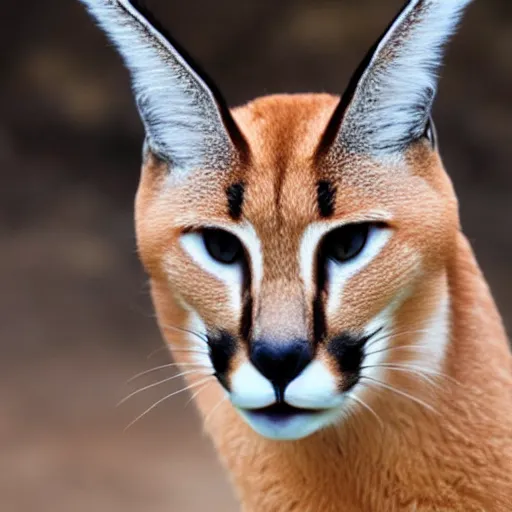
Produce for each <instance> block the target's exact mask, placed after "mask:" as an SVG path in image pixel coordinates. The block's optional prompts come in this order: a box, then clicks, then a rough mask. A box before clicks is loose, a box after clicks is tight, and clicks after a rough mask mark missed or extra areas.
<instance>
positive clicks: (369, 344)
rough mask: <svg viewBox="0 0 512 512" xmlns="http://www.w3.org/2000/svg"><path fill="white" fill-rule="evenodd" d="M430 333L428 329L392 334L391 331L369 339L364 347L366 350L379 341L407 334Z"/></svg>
mask: <svg viewBox="0 0 512 512" xmlns="http://www.w3.org/2000/svg"><path fill="white" fill-rule="evenodd" d="M428 332H430V331H429V329H418V330H413V331H399V332H393V331H391V332H390V333H389V334H383V335H382V336H378V337H377V338H373V339H370V342H369V343H368V344H367V345H366V348H370V347H371V346H372V345H375V343H378V342H379V341H383V340H387V339H390V338H397V337H400V336H406V335H408V334H411V335H412V334H426V333H428Z"/></svg>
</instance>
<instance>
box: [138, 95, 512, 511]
mask: <svg viewBox="0 0 512 512" xmlns="http://www.w3.org/2000/svg"><path fill="white" fill-rule="evenodd" d="M336 103H337V99H336V98H334V97H330V96H327V95H303V96H275V97H268V98H263V99H260V100H257V101H255V102H253V103H250V104H249V105H247V106H245V107H243V108H240V109H237V110H235V111H234V113H233V115H234V117H235V119H236V121H237V122H238V124H239V126H240V128H241V130H242V132H243V133H244V135H245V137H246V139H247V140H248V141H249V144H250V148H251V155H252V158H251V161H250V163H249V164H248V166H247V167H246V168H239V169H236V168H235V169H233V170H232V171H231V172H230V173H228V174H227V175H225V176H223V177H222V178H221V179H219V178H218V177H217V178H216V179H211V180H208V179H205V178H204V176H203V177H201V186H200V187H199V186H198V184H197V182H195V181H194V179H193V178H192V179H191V180H189V181H188V182H187V183H184V184H183V185H182V186H180V187H176V188H172V189H170V190H166V193H165V194H163V193H162V190H163V187H164V186H165V180H166V172H167V171H166V167H165V165H163V164H162V163H160V162H159V161H158V160H156V159H154V158H153V157H151V156H149V157H148V159H147V161H146V163H145V166H144V169H143V174H142V180H141V184H140V188H139V191H138V195H137V202H136V225H137V235H138V243H139V250H140V255H141V258H142V260H143V262H144V263H145V266H146V268H147V270H148V272H149V274H150V276H151V289H152V297H153V301H154V304H155V307H156V311H157V315H158V321H159V324H160V326H161V329H162V332H163V333H164V335H165V336H166V338H167V339H168V340H169V342H170V343H171V344H172V346H174V347H176V346H179V345H180V343H182V344H183V346H186V344H187V341H186V339H185V338H184V337H181V336H179V334H178V333H177V332H176V331H175V330H170V329H169V328H168V326H178V327H180V326H181V327H183V328H185V327H186V326H187V322H188V315H189V313H188V312H187V310H186V308H184V307H183V304H182V300H183V299H184V300H185V301H186V302H187V303H188V304H193V307H194V309H196V310H198V311H201V313H202V314H204V315H205V318H204V320H205V321H206V322H216V323H217V324H221V325H223V326H225V327H226V328H228V329H229V328H235V327H236V326H235V323H236V319H234V318H232V313H231V312H230V311H229V308H228V307H227V306H224V305H223V302H224V301H223V293H224V291H223V290H222V288H221V286H220V285H219V284H218V283H215V279H213V278H211V277H209V276H207V275H200V273H199V272H198V270H197V269H194V268H193V265H192V264H191V263H190V262H188V261H187V259H186V257H185V256H184V255H183V254H182V253H181V251H180V249H179V248H178V247H177V244H176V238H177V237H178V236H179V233H180V229H181V228H182V227H183V226H186V225H189V224H191V223H201V221H206V220H208V221H210V222H211V221H212V219H213V220H215V219H219V220H222V221H225V220H226V219H225V217H226V214H225V199H224V197H225V196H224V194H223V193H222V191H223V189H224V186H225V184H226V183H229V182H231V181H233V178H234V177H237V178H239V177H242V176H243V179H244V181H245V183H246V190H247V192H246V200H245V204H244V216H245V217H246V218H247V219H249V220H250V222H251V223H252V224H253V225H254V226H255V229H256V231H257V233H258V235H259V237H260V239H261V240H262V243H263V245H264V249H263V251H264V258H265V270H266V271H267V270H268V274H266V275H265V279H264V282H263V283H262V289H261V291H260V296H259V299H258V300H259V301H261V302H262V303H265V301H276V299H279V297H276V293H278V291H277V292H276V289H277V290H279V289H281V290H283V295H282V296H281V299H282V300H281V302H283V300H284V299H286V301H287V304H288V306H289V307H290V308H292V309H293V303H294V301H297V302H300V303H304V304H306V303H307V300H305V298H304V296H303V294H304V292H303V291H300V290H302V287H301V286H300V284H297V279H298V277H297V268H296V267H295V264H294V263H293V262H292V261H293V259H292V258H289V257H288V258H287V259H286V255H287V254H290V252H294V251H296V247H297V238H298V236H299V234H300V233H301V232H302V231H303V229H304V228H305V226H307V225H308V224H309V223H310V222H312V221H314V220H318V219H317V217H318V213H317V211H316V210H315V208H314V190H315V183H316V181H317V179H318V177H319V176H322V175H324V174H329V175H330V176H331V177H332V175H333V165H336V175H337V177H336V183H337V186H338V193H337V208H336V216H337V217H338V218H348V219H351V218H357V217H358V216H359V215H364V214H365V212H368V211H370V210H380V209H382V210H386V211H389V212H391V213H392V216H393V222H392V224H393V227H394V229H395V236H394V237H393V239H392V240H391V241H390V243H389V244H388V246H386V248H385V249H384V251H383V253H382V254H381V255H379V257H378V258H377V259H376V261H375V262H372V264H371V265H370V266H369V267H368V268H367V269H365V271H364V272H362V273H361V274H360V275H358V276H356V277H355V278H354V279H353V280H352V281H353V282H351V283H350V287H349V290H348V291H347V292H346V297H345V299H344V307H343V308H342V311H339V313H338V315H337V317H336V318H332V319H329V330H330V331H331V332H333V333H334V332H336V331H337V329H340V328H354V329H357V328H358V327H361V326H363V325H364V324H365V322H367V321H368V320H369V319H370V318H371V317H372V316H373V315H374V314H375V313H376V312H378V311H379V310H380V309H381V308H382V307H383V306H385V304H386V302H387V301H389V300H390V298H391V297H393V296H394V295H395V293H396V292H397V290H398V289H399V288H400V286H403V285H404V284H406V285H407V286H408V287H409V289H410V290H411V293H410V295H409V296H408V298H407V299H406V300H405V301H404V302H403V304H402V305H401V307H400V309H399V311H398V312H397V313H396V314H395V324H396V325H397V327H398V329H399V330H403V331H408V330H414V329H417V328H418V326H421V325H422V324H423V323H424V322H425V320H426V319H427V318H428V317H429V316H430V315H431V314H432V311H433V309H434V308H435V305H436V304H437V303H438V302H439V300H440V298H441V297H442V296H443V294H447V296H448V297H449V304H450V334H449V345H448V349H447V353H446V355H445V357H444V358H443V361H442V368H441V369H440V370H441V371H442V372H443V373H444V374H445V375H446V377H444V378H439V379H438V380H437V381H436V383H435V384H437V385H430V384H429V383H427V382H424V381H422V380H420V379H417V378H414V377H411V376H407V375H404V374H396V375H391V376H389V377H388V380H387V382H391V383H394V384H396V385H397V387H400V388H401V389H406V390H407V391H408V392H409V393H411V394H414V396H416V397H419V398H422V399H424V400H425V402H428V404H430V405H431V406H432V407H433V409H435V412H433V411H431V410H429V409H427V408H425V407H422V406H421V405H419V404H416V403H414V402H412V401H410V400H407V399H406V398H404V397H402V396H397V395H396V394H394V393H392V392H387V391H385V390H377V391H374V392H372V393H369V394H368V395H367V402H368V404H369V405H370V406H371V407H372V408H373V409H374V411H375V412H376V413H377V414H378V416H379V417H380V419H381V420H382V425H381V424H379V422H377V421H376V419H375V417H374V416H373V415H371V414H370V413H369V412H368V411H366V410H364V409H361V408H359V409H355V410H354V412H353V413H352V414H350V416H349V417H348V418H346V419H344V420H343V421H342V422H340V424H339V425H337V426H332V427H329V428H327V429H325V430H322V431H320V432H318V433H316V434H314V435H312V436H311V437H309V438H306V439H303V440H300V441H295V442H276V441H269V440H266V439H264V438H262V437H261V436H259V435H258V434H256V433H255V432H254V431H253V430H252V429H251V428H250V427H249V426H247V425H246V424H245V423H244V422H243V421H242V419H240V417H239V415H238V414H237V413H236V411H235V410H234V409H233V407H232V406H231V405H230V403H229V401H228V400H224V401H222V400H223V398H224V392H223V391H222V390H221V387H220V385H218V384H217V383H214V384H212V385H211V386H209V387H208V388H207V389H205V390H204V392H201V393H200V394H199V395H198V397H197V399H196V403H197V404H198V407H199V409H200V411H201V413H202V414H203V415H204V416H205V417H206V418H207V421H206V424H205V429H206V431H207V432H208V434H209V435H210V436H211V437H212V439H213V442H214V443H215V446H216V448H217V451H218V453H219V455H220V458H221V460H222V462H223V463H224V464H225V466H226V467H227V468H228V470H229V473H230V475H231V478H232V480H233V483H234V485H235V487H236V489H237V492H238V495H239V497H240V500H241V502H242V509H243V510H244V512H274V511H276V512H277V511H279V512H291V511H297V512H307V511H311V512H318V511H322V512H330V511H333V512H334V511H336V512H337V511H342V512H368V511H378V512H388V511H390V512H391V511H407V512H413V511H417V512H420V511H448V510H450V511H460V512H469V511H487V512H502V511H503V512H505V511H508V510H510V509H511V507H512V478H511V476H510V475H511V474H512V448H511V445H512V443H511V440H512V359H511V354H510V350H509V347H508V342H507V338H506V335H505V332H504V329H503V326H502V322H501V319H500V317H499V314H498V313H497V310H496V307H495V304H494V302H493V300H492V298H491V295H490V293H489V290H488V288H487V285H486V283H485V280H484V278H483V277H482V275H481V273H480V270H479V268H478V265H477V263H476V261H475V259H474V256H473V253H472V251H471V248H470V247H469V245H468V243H467V241H466V239H465V237H464V235H462V234H461V232H460V227H459V220H458V212H457V201H456V197H455V194H454V192H453V189H452V186H451V183H450V181H449V178H448V177H447V175H446V173H445V171H444V169H443V166H442V164H441V161H440V159H439V157H438V155H437V153H435V152H433V151H432V150H431V149H430V147H428V145H427V144H426V143H424V142H422V141H420V142H418V143H416V144H414V145H413V147H412V148H411V149H410V150H409V151H408V153H407V157H406V163H405V164H397V165H396V168H390V166H389V165H388V166H387V167H384V166H383V165H382V164H378V163H377V162H372V161H371V160H368V159H365V158H363V157H347V158H346V159H345V160H340V161H336V162H333V161H332V160H324V161H323V163H322V161H321V160H320V161H317V160H316V159H315V157H314V155H315V150H316V148H317V145H318V143H319V140H320V138H321V136H322V133H323V130H324V128H325V125H326V122H327V120H328V119H329V117H330V115H331V114H332V111H333V109H334V108H335V106H336ZM276 233H279V237H276ZM171 260H172V263H170V261H171ZM283 261H290V262H292V263H289V264H288V265H286V264H283ZM192 276H194V277H192ZM294 282H295V284H294ZM170 283H172V286H171V285H170ZM276 283H278V284H279V286H277V288H276ZM281 286H282V288H280V287H281ZM285 290H286V294H285ZM176 291H179V294H178V295H179V297H178V295H177V294H176ZM224 299H225V297H224ZM276 307H277V306H276ZM270 309H271V308H270ZM285 309H286V308H283V310H282V312H283V314H284V313H285ZM265 321H266V320H265V319H262V322H265ZM269 321H270V320H269ZM306 328H307V327H306ZM412 339H414V334H411V335H410V336H404V337H401V338H400V339H399V340H398V339H397V340H395V341H394V343H396V344H402V345H406V344H408V343H410V342H411V340H412ZM246 357H247V356H246V355H245V354H244V353H243V349H242V348H240V355H239V358H241V359H244V358H246ZM319 357H320V356H319ZM407 357H408V355H407V353H404V354H401V355H399V354H398V353H395V354H394V355H393V359H392V360H393V361H399V360H405V361H406V360H407ZM175 358H176V359H177V360H178V361H182V362H185V361H187V360H188V358H187V357H186V354H184V353H181V352H176V353H175ZM200 378H201V377H197V378H196V377H191V378H190V379H189V381H190V382H191V383H194V382H196V381H198V380H199V379H200ZM221 401H222V402H221ZM219 403H220V404H221V405H218V404H219ZM215 407H217V409H218V410H216V411H214V412H213V414H210V413H211V412H212V409H213V408H215Z"/></svg>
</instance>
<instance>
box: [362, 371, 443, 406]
mask: <svg viewBox="0 0 512 512" xmlns="http://www.w3.org/2000/svg"><path fill="white" fill-rule="evenodd" d="M360 378H361V379H365V380H368V381H371V382H373V383H374V384H375V385H376V386H379V387H381V388H383V389H387V390H388V391H392V392H393V393H396V394H397V395H401V396H403V397H404V398H408V399H409V400H412V401H413V402H415V403H417V404H418V405H422V406H423V407H425V408H426V409H428V410H429V411H432V412H433V413H435V414H440V413H439V412H438V411H437V410H436V409H434V408H433V407H432V406H431V405H430V404H427V403H426V402H424V401H423V400H420V399H419V398H417V397H415V396H413V395H410V394H409V393H406V392H405V391H402V390H401V389H397V388H395V387H393V386H388V385H387V384H384V383H383V382H381V381H380V380H377V379H373V378H372V377H367V376H366V375H363V376H361V377H360ZM361 384H365V383H364V382H361Z"/></svg>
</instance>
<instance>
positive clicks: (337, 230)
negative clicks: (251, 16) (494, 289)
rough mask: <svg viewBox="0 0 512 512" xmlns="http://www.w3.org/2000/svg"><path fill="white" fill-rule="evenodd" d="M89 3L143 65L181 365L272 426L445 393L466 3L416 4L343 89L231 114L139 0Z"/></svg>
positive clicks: (256, 421)
mask: <svg viewBox="0 0 512 512" xmlns="http://www.w3.org/2000/svg"><path fill="white" fill-rule="evenodd" d="M83 1H84V3H85V4H86V5H87V6H88V7H89V9H90V10H91V12H92V13H93V15H94V16H95V17H96V18H97V20H98V21H99V23H100V24H101V26H102V27H103V28H104V30H105V31H106V32H107V33H108V34H109V36H110V37H111V39H112V40H113V41H114V42H115V43H116V45H117V47H118V49H119V50H120V52H121V54H122V55H123V57H124V59H125V62H126V64H127V67H128V68H129V69H130V71H131V74H132V80H133V85H134V91H135V95H136V99H137V104H138V107H139V112H140V115H141V118H142V121H143V123H144V126H145V129H146V135H147V138H146V144H145V151H144V166H143V172H142V178H141V183H140V187H139V191H138V194H137V201H136V228H137V241H138V248H139V253H140V256H141V259H142V261H143V263H144V265H145V268H146V270H147V271H148V273H149V275H150V278H151V284H152V289H153V299H154V302H155V306H156V309H157V313H158V317H159V322H160V326H161V328H162V330H163V332H164V334H165V336H166V338H167V339H168V340H169V342H171V343H172V344H173V346H174V348H175V349H176V352H175V355H176V358H177V359H178V361H180V362H183V363H184V365H185V364H189V365H197V368H200V369H201V371H202V372H203V373H206V374H208V375H213V376H215V377H216V379H217V385H218V386H219V387H221V388H222V390H223V392H224V393H225V394H226V396H227V397H228V398H229V399H230V400H231V402H232V404H233V406H234V407H235V408H236V410H237V411H238V412H239V413H240V415H241V417H242V418H243V419H244V420H245V421H247V422H248V423H249V425H250V426H251V427H252V428H253V429H254V430H255V431H257V432H258V433H260V434H261V435H263V436H265V437H268V438H272V439H300V438H303V437H306V436H308V435H311V434H313V433H314V432H316V431H318V430H320V429H323V428H326V427H328V426H329V425H333V424H336V423H339V422H342V421H343V420H344V418H345V417H347V416H348V415H349V414H350V413H351V410H352V408H354V407H363V408H365V409H367V411H368V413H370V414H375V411H374V408H373V404H374V403H375V402H377V401H379V400H380V401H381V402H382V401H383V400H384V401H385V397H386V396H387V395H388V393H389V392H397V390H399V391H398V392H399V393H402V394H405V395H406V396H408V397H409V398H411V399H412V400H416V401H418V402H420V403H422V404H423V405H425V406H426V407H428V403H427V402H426V401H423V400H422V399H420V398H418V394H417V393H415V392H414V391H415V389H414V386H418V385H423V386H425V380H427V381H429V380H430V379H432V380H433V379H434V378H435V377H436V376H438V375H440V374H441V373H442V371H443V361H444V355H445V352H446V347H447V344H448V332H449V322H450V318H449V306H450V305H449V300H448V283H447V277H446V275H447V274H446V264H447V261H449V260H450V256H451V254H452V252H453V251H454V246H455V241H456V235H457V232H458V229H459V220H458V213H457V202H456V199H455V195H454V193H453V189H452V186H451V183H450V181H449V178H448V177H447V175H446V173H445V171H444V169H443V166H442V163H441V160H440V157H439V154H438V152H437V147H436V141H435V134H434V127H433V123H432V120H431V118H430V111H431V106H432V101H433V98H434V96H435V92H436V87H437V77H436V70H437V68H438V67H439V64H440V55H441V51H440V50H441V46H442V45H443V43H444V42H445V41H446V39H447V38H448V36H449V35H450V33H451V32H452V30H453V28H454V26H455V25H456V22H457V21H458V18H459V16H460V13H461V10H462V8H463V7H464V6H465V5H466V4H467V3H469V2H468V0H443V1H442V2H441V1H440V0H413V1H411V2H409V3H408V4H407V5H406V6H405V7H404V9H403V10H402V12H401V13H400V14H399V16H398V17H397V18H396V20H395V21H394V23H393V24H392V25H391V26H390V28H389V29H388V31H387V32H386V33H385V34H384V36H383V37H382V38H381V39H380V40H379V42H378V44H377V45H376V46H375V48H374V49H373V50H372V52H371V53H370V55H369V56H368V58H367V59H366V60H365V62H364V65H362V66H361V68H360V69H359V70H358V72H357V73H356V75H355V76H354V79H353V80H352V82H351V84H350V85H349V87H348V89H347V91H346V92H345V94H344V95H343V96H342V98H341V99H339V98H337V97H334V96H329V95H291V96H285V95H283V96H270V97H266V98H261V99H258V100H255V101H253V102H251V103H249V104H248V105H246V106H244V107H241V108H238V109H235V110H234V111H232V112H231V111H229V110H228V109H227V107H226V106H225V103H224V102H223V100H222V98H221V97H220V95H219V94H218V92H217V91H216V89H215V88H214V87H211V86H210V85H208V84H209V82H208V80H207V79H206V78H205V77H204V76H203V75H201V74H200V73H199V72H198V71H197V69H196V68H194V67H193V66H192V64H191V63H190V62H189V61H188V60H186V59H185V58H184V57H183V55H182V54H181V53H179V52H178V50H177V49H176V46H175V45H174V44H173V43H172V42H171V41H170V39H168V38H165V37H164V35H163V33H162V32H161V31H160V30H159V29H158V28H156V26H155V25H153V24H151V23H150V22H149V21H148V19H147V17H146V16H145V15H144V13H143V12H142V11H141V10H140V9H138V8H136V7H134V5H133V4H132V3H130V2H129V1H127V0H117V1H116V0H83ZM171 330H172V332H171ZM411 376H412V377H416V378H415V379H411ZM418 376H419V377H420V379H418V378H417V377H418ZM422 379H423V380H422ZM192 380H194V377H192ZM198 382H199V381H198ZM198 382H196V383H195V384H198ZM400 390H401V391H400ZM375 416H376V419H378V420H379V421H380V418H379V417H378V416H377V415H375Z"/></svg>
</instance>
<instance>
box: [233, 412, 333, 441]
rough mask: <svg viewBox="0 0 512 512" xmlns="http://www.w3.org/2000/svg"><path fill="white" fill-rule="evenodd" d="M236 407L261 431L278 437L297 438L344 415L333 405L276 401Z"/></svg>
mask: <svg viewBox="0 0 512 512" xmlns="http://www.w3.org/2000/svg"><path fill="white" fill-rule="evenodd" d="M236 410H237V411H238V413H239V414H240V416H241V417H242V418H243V419H244V421H245V422H246V423H247V424H248V425H249V426H250V427H251V428H252V429H253V430H254V431H255V432H256V433H257V434H259V435H261V436H262V437H265V438H267V439H271V440H274V441H297V440H299V439H304V438H306V437H309V436H311V435H313V434H315V433H316V432H318V431H320V430H322V429H324V428H326V427H329V426H331V425H333V424H334V423H336V422H337V420H339V418H340V416H341V415H342V411H341V408H340V407H336V408H333V409H299V408H296V407H292V406H290V405H287V404H274V405H271V406H269V407H265V408H262V409H241V408H239V407H236Z"/></svg>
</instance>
